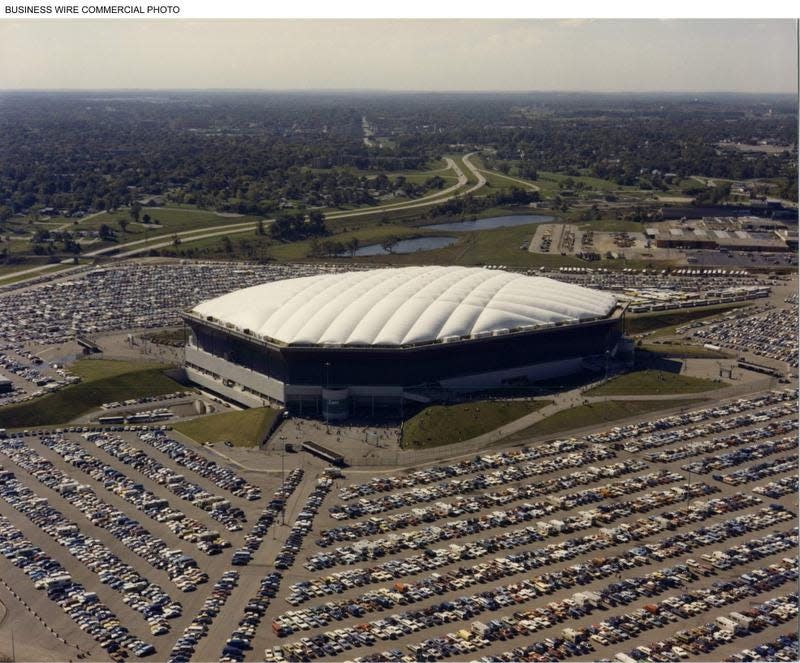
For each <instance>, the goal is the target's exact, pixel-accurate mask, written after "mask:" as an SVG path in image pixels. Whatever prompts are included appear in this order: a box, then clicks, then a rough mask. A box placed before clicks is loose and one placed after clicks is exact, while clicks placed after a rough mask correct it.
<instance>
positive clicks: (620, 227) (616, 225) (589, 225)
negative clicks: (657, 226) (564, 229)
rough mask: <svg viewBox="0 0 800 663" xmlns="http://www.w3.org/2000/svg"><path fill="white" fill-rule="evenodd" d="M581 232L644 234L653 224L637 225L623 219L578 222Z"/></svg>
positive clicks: (634, 222)
mask: <svg viewBox="0 0 800 663" xmlns="http://www.w3.org/2000/svg"><path fill="white" fill-rule="evenodd" d="M577 223H578V224H579V225H578V227H579V228H580V229H581V230H594V231H595V232H606V233H622V232H627V233H643V232H644V229H645V228H649V227H650V226H652V225H653V224H652V223H651V224H643V223H637V222H636V221H624V220H623V219H597V220H596V221H578V222H577Z"/></svg>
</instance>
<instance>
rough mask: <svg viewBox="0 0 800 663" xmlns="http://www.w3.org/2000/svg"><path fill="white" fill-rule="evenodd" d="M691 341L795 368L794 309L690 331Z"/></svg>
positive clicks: (796, 346)
mask: <svg viewBox="0 0 800 663" xmlns="http://www.w3.org/2000/svg"><path fill="white" fill-rule="evenodd" d="M693 336H694V338H697V339H700V340H702V341H703V342H704V343H713V344H714V345H717V346H722V347H725V348H733V349H734V350H740V351H742V352H752V353H753V354H756V355H758V356H760V357H767V358H769V359H774V360H776V361H783V362H786V363H787V364H789V365H790V366H794V367H797V350H798V341H797V306H794V307H792V308H790V309H780V310H777V311H770V312H769V313H766V314H762V315H754V316H751V317H747V318H735V319H732V320H723V321H721V322H717V323H713V324H710V325H706V326H705V327H701V328H700V329H697V330H693Z"/></svg>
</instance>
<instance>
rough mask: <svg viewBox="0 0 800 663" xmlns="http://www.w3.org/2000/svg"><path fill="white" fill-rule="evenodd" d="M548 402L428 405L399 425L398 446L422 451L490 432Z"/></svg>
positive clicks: (481, 402)
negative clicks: (401, 435)
mask: <svg viewBox="0 0 800 663" xmlns="http://www.w3.org/2000/svg"><path fill="white" fill-rule="evenodd" d="M550 402H551V401H546V400H534V401H475V402H472V403H460V404H458V405H432V406H431V407H427V408H425V409H424V410H422V412H420V413H419V414H416V415H415V416H413V417H411V419H409V420H408V421H406V422H405V424H404V425H403V440H402V443H401V444H402V447H403V448H404V449H422V448H427V447H438V446H442V445H445V444H454V443H456V442H462V441H463V440H469V439H471V438H473V437H476V436H478V435H482V434H483V433H488V432H489V431H493V430H495V429H496V428H499V427H500V426H503V425H504V424H507V423H509V422H511V421H515V420H516V419H519V418H520V417H524V416H525V415H526V414H530V413H531V412H535V411H536V410H538V409H540V408H543V407H544V406H545V405H548V404H549V403H550Z"/></svg>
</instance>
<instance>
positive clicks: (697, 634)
mask: <svg viewBox="0 0 800 663" xmlns="http://www.w3.org/2000/svg"><path fill="white" fill-rule="evenodd" d="M787 573H788V574H789V575H791V571H787ZM778 574H779V575H778V576H777V577H776V579H775V581H774V584H776V585H780V584H783V583H785V582H786V580H785V579H784V577H783V575H782V574H780V571H779V572H778ZM730 584H731V591H730V593H731V594H732V595H734V596H740V597H743V598H744V597H748V596H756V595H757V594H758V593H759V591H758V589H757V588H751V587H750V586H748V585H747V584H745V585H741V584H739V583H738V582H737V581H731V583H730ZM705 596H707V595H706V594H704V592H703V591H702V590H691V591H689V592H688V593H687V594H686V595H684V597H681V599H685V600H686V601H689V602H694V603H697V604H698V606H706V608H705V609H706V610H711V609H713V608H712V603H710V602H709V603H706V602H705V601H704V600H703V598H704V597H705ZM681 599H677V600H675V601H671V600H667V601H661V602H660V603H653V604H648V605H647V606H645V607H643V608H639V609H638V610H634V611H632V612H629V613H626V614H624V615H621V616H619V617H610V618H608V619H605V620H603V621H602V622H600V623H599V624H592V625H591V626H588V627H584V628H581V629H577V630H576V629H564V630H563V631H562V634H563V635H562V637H560V638H547V639H545V640H542V641H540V642H535V643H532V644H530V645H526V646H523V647H517V648H516V649H514V650H512V651H510V652H506V653H505V654H501V655H499V656H486V657H483V658H481V659H479V661H480V663H500V662H507V661H555V660H565V659H567V658H570V657H571V656H572V655H573V654H572V653H571V652H572V651H573V650H572V648H571V647H569V645H568V644H567V643H572V642H578V643H584V644H587V645H589V647H590V648H591V649H590V651H591V650H592V649H594V648H595V647H597V646H605V645H603V641H606V642H608V643H609V644H611V642H612V640H609V636H610V637H611V638H613V642H622V641H625V640H629V639H631V638H634V637H640V636H641V634H642V633H643V632H645V631H648V630H650V629H653V628H659V627H662V626H663V625H666V624H669V623H671V622H677V621H679V619H680V616H679V615H677V614H676V612H675V611H674V608H673V605H671V604H672V603H680V602H681ZM694 599H697V600H696V601H694ZM793 600H794V601H795V603H796V601H797V594H789V595H784V596H780V597H776V598H773V599H769V600H767V601H765V602H763V603H760V604H759V603H754V604H753V607H752V608H749V609H747V610H745V611H744V613H745V614H743V615H742V617H745V619H748V618H749V619H752V620H753V621H752V622H751V624H756V626H755V627H754V628H753V630H752V631H751V630H749V629H745V628H742V627H740V628H739V629H738V630H737V629H736V627H735V626H731V625H730V624H729V623H728V622H733V620H732V619H730V618H728V617H724V618H722V619H724V620H725V621H722V620H721V619H720V618H717V619H716V620H714V621H713V622H708V623H706V624H701V625H699V626H695V627H692V628H688V629H681V630H678V631H677V632H676V633H675V634H674V635H673V636H668V637H667V638H665V639H664V640H660V641H658V642H654V643H651V644H650V645H649V646H645V645H639V646H638V647H636V648H635V649H632V650H631V651H629V652H628V653H623V652H620V653H618V654H616V655H615V657H614V659H613V663H635V661H679V660H682V659H686V658H689V656H690V655H694V656H696V657H700V658H701V660H713V656H709V654H710V653H711V652H713V651H714V650H715V649H717V648H718V647H719V646H720V645H723V644H726V643H728V642H731V641H732V640H734V639H735V638H736V637H742V636H745V635H749V634H750V633H751V632H753V631H755V632H758V631H759V630H760V629H761V628H763V626H762V624H767V625H773V624H774V625H779V624H781V623H784V622H786V621H788V620H789V619H791V616H790V615H791V613H794V614H796V613H797V607H796V605H795V606H794V609H792V607H790V606H791V602H792V601H793ZM736 614H737V615H738V614H741V613H736ZM756 620H758V621H756ZM733 623H734V624H735V623H736V622H733ZM601 660H603V661H611V659H601Z"/></svg>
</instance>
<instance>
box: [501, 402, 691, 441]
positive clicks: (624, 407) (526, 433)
mask: <svg viewBox="0 0 800 663" xmlns="http://www.w3.org/2000/svg"><path fill="white" fill-rule="evenodd" d="M697 404H698V401H697V400H696V399H676V400H663V401H606V402H604V403H589V404H588V405H578V406H577V407H573V408H569V409H567V410H562V411H561V412H556V413H555V414H552V415H550V416H549V417H546V418H545V419H542V420H541V421H539V422H537V423H535V424H533V425H532V426H528V428H525V429H523V430H521V431H519V432H517V433H514V434H512V435H509V436H508V437H506V438H503V440H502V443H503V444H510V443H512V442H519V441H522V440H528V439H530V438H532V437H539V436H541V435H553V436H555V435H558V434H559V433H564V432H566V431H571V430H577V429H579V428H585V427H586V426H595V425H598V424H603V423H610V422H613V421H617V420H619V419H626V418H628V417H634V416H637V415H640V414H646V413H648V412H654V411H656V410H670V409H673V408H678V407H689V406H697Z"/></svg>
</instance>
